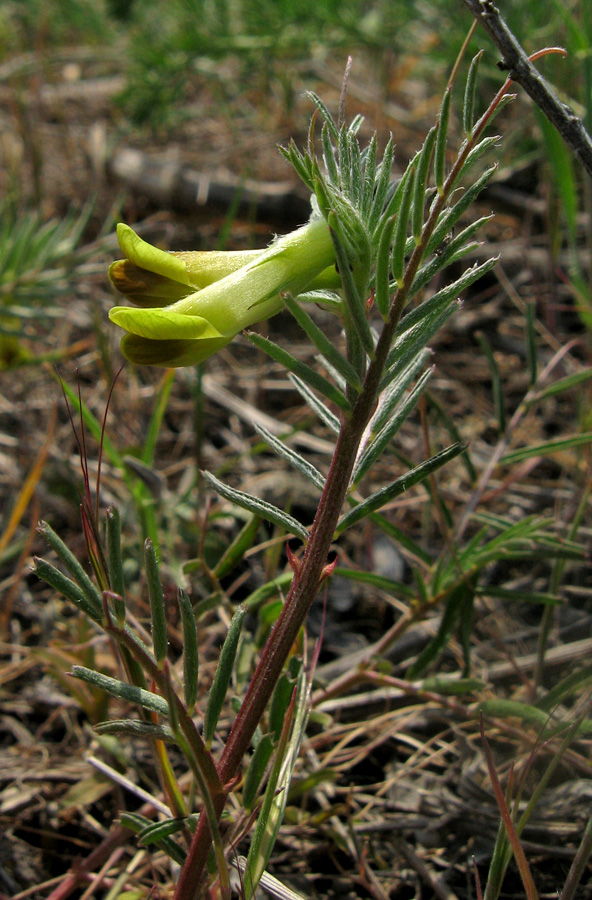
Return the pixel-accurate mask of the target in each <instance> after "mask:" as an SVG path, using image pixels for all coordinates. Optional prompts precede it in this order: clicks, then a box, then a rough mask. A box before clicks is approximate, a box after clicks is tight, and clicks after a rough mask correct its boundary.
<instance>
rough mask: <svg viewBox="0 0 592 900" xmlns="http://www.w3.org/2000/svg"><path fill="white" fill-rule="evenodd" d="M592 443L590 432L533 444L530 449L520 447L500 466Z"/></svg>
mask: <svg viewBox="0 0 592 900" xmlns="http://www.w3.org/2000/svg"><path fill="white" fill-rule="evenodd" d="M591 441H592V432H590V431H588V432H585V433H584V434H573V435H571V436H570V437H565V438H555V439H554V440H552V441H545V442H544V443H542V444H533V445H532V446H530V447H520V448H519V449H518V450H511V451H510V452H509V453H506V454H505V455H504V456H502V458H501V459H500V461H499V465H500V466H511V465H514V463H517V462H522V461H523V460H525V459H532V458H533V457H536V456H549V455H550V454H552V453H560V452H561V451H564V450H574V449H575V448H576V447H582V446H584V445H586V444H589V443H590V442H591Z"/></svg>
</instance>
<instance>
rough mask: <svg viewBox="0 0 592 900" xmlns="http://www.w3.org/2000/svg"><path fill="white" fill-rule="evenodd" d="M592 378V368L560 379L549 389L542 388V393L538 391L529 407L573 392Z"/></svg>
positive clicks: (530, 401)
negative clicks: (549, 398)
mask: <svg viewBox="0 0 592 900" xmlns="http://www.w3.org/2000/svg"><path fill="white" fill-rule="evenodd" d="M591 378H592V367H591V368H589V369H584V370H583V371H581V372H574V374H573V375H566V376H565V378H560V379H559V380H558V381H555V382H554V383H553V384H550V385H549V386H548V387H545V388H541V390H540V391H537V392H536V394H535V395H534V397H532V398H531V399H530V400H529V406H531V405H532V404H533V403H538V402H539V400H545V399H546V398H547V397H554V396H555V395H556V394H562V393H563V392H564V391H570V390H572V388H574V387H578V386H579V385H580V384H584V383H585V382H586V381H589V380H590V379H591Z"/></svg>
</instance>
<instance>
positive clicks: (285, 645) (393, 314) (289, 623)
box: [174, 80, 509, 900]
mask: <svg viewBox="0 0 592 900" xmlns="http://www.w3.org/2000/svg"><path fill="white" fill-rule="evenodd" d="M508 85H509V80H508V81H507V82H506V84H505V85H504V86H503V87H502V88H501V90H500V91H499V92H498V94H497V95H496V97H495V98H494V100H493V101H492V103H491V104H490V106H489V107H488V109H487V110H486V111H485V113H484V114H483V116H481V118H480V119H479V121H478V122H477V123H476V125H475V127H474V128H473V132H472V134H471V137H470V138H469V139H468V140H467V141H466V142H465V144H464V145H463V147H462V148H461V150H460V152H459V154H458V156H457V158H456V161H455V163H454V166H453V167H452V170H451V171H450V174H449V175H448V178H447V179H446V182H445V184H444V189H443V192H442V195H441V196H440V197H439V198H438V199H437V200H436V202H435V203H434V205H433V206H432V209H431V211H430V215H429V217H428V220H427V221H426V223H425V225H424V227H423V230H422V235H421V240H420V241H419V242H418V244H417V246H416V247H415V249H414V250H413V253H412V255H411V258H410V259H409V261H408V263H407V265H406V267H405V274H404V278H403V283H402V284H401V286H400V287H399V289H398V290H397V291H396V292H395V295H394V298H393V301H392V304H391V307H390V311H389V316H388V319H387V321H386V322H385V324H384V327H383V329H382V332H381V334H380V337H379V339H378V342H377V344H376V350H375V356H374V359H373V360H372V361H371V362H370V364H369V366H368V369H367V371H366V377H365V379H364V386H363V388H362V391H361V392H360V394H359V395H358V397H357V399H356V400H355V403H354V405H353V408H352V411H351V415H350V416H349V417H348V418H344V419H343V421H342V426H341V430H340V432H339V436H338V438H337V444H336V447H335V452H334V454H333V459H332V461H331V466H330V469H329V474H328V476H327V480H326V482H325V488H324V490H323V493H322V495H321V499H320V501H319V506H318V509H317V514H316V516H315V520H314V522H313V525H312V528H311V531H310V538H309V540H308V543H307V545H306V549H305V551H304V555H303V558H302V562H301V565H300V570H299V572H298V574H297V575H296V576H295V577H294V580H293V581H292V586H291V588H290V590H289V592H288V595H287V597H286V602H285V603H284V606H283V609H282V611H281V613H280V616H279V618H278V620H277V622H276V624H275V627H274V629H273V631H272V633H271V635H270V637H269V639H268V641H267V643H266V645H265V647H264V649H263V652H262V654H261V658H260V660H259V663H258V665H257V668H256V670H255V673H254V675H253V678H252V679H251V682H250V684H249V687H248V689H247V693H246V695H245V698H244V700H243V703H242V705H241V708H240V710H239V713H238V715H237V717H236V719H235V721H234V724H233V726H232V729H231V731H230V734H229V736H228V740H227V742H226V745H225V747H224V750H223V752H222V756H221V758H220V762H219V764H218V767H217V768H218V774H219V777H220V781H221V782H222V784H223V785H224V786H225V787H227V788H228V786H229V785H230V784H231V783H232V781H233V780H234V779H235V778H236V775H237V773H238V771H239V768H240V765H241V763H242V760H243V757H244V755H245V753H246V752H247V750H248V749H249V746H250V743H251V740H252V737H253V734H254V732H255V729H256V728H257V725H258V724H259V721H260V720H261V717H262V716H263V713H264V711H265V707H266V706H267V703H268V702H269V699H270V697H271V694H272V693H273V690H274V687H275V685H276V683H277V680H278V678H279V677H280V675H281V673H282V670H283V668H284V665H285V663H286V660H287V658H288V655H289V653H290V650H291V648H292V645H293V643H294V641H295V640H296V637H297V635H298V632H299V631H300V628H301V627H302V625H303V624H304V622H305V620H306V616H307V614H308V611H309V609H310V606H311V604H312V602H313V600H314V598H315V596H316V594H317V591H318V588H319V583H320V581H321V579H322V575H323V569H324V567H325V565H326V563H327V554H328V553H329V550H330V548H331V542H332V540H333V536H334V534H335V528H336V526H337V522H338V520H339V516H340V513H341V509H342V506H343V503H344V501H345V497H346V494H347V490H348V487H349V482H350V477H351V473H352V471H353V467H354V464H355V461H356V457H357V453H358V448H359V445H360V441H361V440H362V437H363V434H364V432H365V430H366V426H367V425H368V423H369V421H370V419H371V417H372V414H373V412H374V409H375V405H376V400H377V397H378V393H379V388H380V383H381V380H382V376H383V373H384V369H385V366H386V362H387V359H388V354H389V351H390V349H391V345H392V341H393V337H394V334H395V331H396V328H397V325H398V324H399V320H400V318H401V315H402V313H403V310H404V308H405V305H406V303H407V299H408V296H409V291H410V289H411V286H412V284H413V280H414V278H415V276H416V274H417V271H418V269H419V266H420V264H421V260H422V258H423V255H424V253H425V248H426V246H427V245H428V242H429V240H430V238H431V236H432V234H433V231H434V229H435V227H436V224H437V222H438V218H439V216H440V214H441V212H442V210H443V208H444V206H445V204H446V203H447V201H448V199H449V196H450V193H451V191H452V189H453V187H454V184H455V182H456V180H457V177H458V175H459V173H460V171H461V169H462V167H463V165H464V163H465V161H466V158H467V156H468V154H469V152H470V151H471V149H472V148H473V147H474V146H475V144H476V142H477V140H478V139H479V137H480V136H481V134H482V132H483V130H484V128H485V126H486V125H487V123H488V121H489V119H490V118H491V116H492V115H493V112H494V111H495V109H496V108H497V106H498V105H499V103H500V101H501V99H502V97H503V95H504V93H505V92H506V90H507V88H508ZM225 799H226V798H225V795H224V794H222V795H218V797H216V798H213V807H214V810H215V811H216V813H217V815H221V814H222V810H223V808H224V803H225ZM210 841H211V835H210V828H209V824H208V820H207V817H206V816H205V815H204V814H203V813H202V815H201V816H200V819H199V822H198V824H197V828H196V830H195V833H194V835H193V840H192V842H191V846H190V848H189V851H188V854H187V859H186V860H185V863H184V865H183V868H182V870H181V874H180V877H179V881H178V883H177V888H176V891H175V895H174V900H198V898H199V896H200V892H201V889H202V887H203V872H204V868H205V864H206V859H207V855H208V851H209V847H210Z"/></svg>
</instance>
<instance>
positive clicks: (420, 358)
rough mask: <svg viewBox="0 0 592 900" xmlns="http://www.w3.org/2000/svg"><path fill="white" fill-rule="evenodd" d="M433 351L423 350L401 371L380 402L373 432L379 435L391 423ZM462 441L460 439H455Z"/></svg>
mask: <svg viewBox="0 0 592 900" xmlns="http://www.w3.org/2000/svg"><path fill="white" fill-rule="evenodd" d="M431 356H432V352H431V350H421V351H420V352H419V353H418V354H417V356H416V357H415V358H414V359H412V360H411V362H410V363H409V364H408V365H406V366H403V367H402V368H401V371H400V372H399V373H398V374H397V375H396V377H394V378H393V380H392V381H391V383H390V384H389V386H388V387H387V388H386V389H385V391H384V392H383V394H382V395H381V397H380V399H379V401H378V408H377V410H376V412H375V413H374V415H373V417H372V420H371V424H370V427H371V430H372V432H373V433H377V432H378V431H380V429H381V428H382V427H383V425H386V423H387V422H388V421H389V419H390V417H391V415H392V413H393V410H394V409H395V407H396V406H397V404H398V403H399V402H400V401H401V398H402V397H403V395H404V394H405V391H406V390H407V389H408V388H409V387H410V385H411V384H412V382H413V381H414V380H415V378H416V377H417V375H418V374H419V372H420V371H421V369H422V368H423V367H424V366H425V364H426V363H427V361H428V360H429V359H430V358H431ZM455 440H460V438H455Z"/></svg>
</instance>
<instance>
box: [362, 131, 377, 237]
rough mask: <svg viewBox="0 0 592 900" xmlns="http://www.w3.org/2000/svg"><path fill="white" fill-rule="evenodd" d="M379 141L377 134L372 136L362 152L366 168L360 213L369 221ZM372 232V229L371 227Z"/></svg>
mask: <svg viewBox="0 0 592 900" xmlns="http://www.w3.org/2000/svg"><path fill="white" fill-rule="evenodd" d="M377 146H378V141H377V140H376V134H373V135H372V137H371V138H370V143H369V144H368V146H367V147H366V148H365V150H364V151H363V153H362V157H363V168H364V183H363V188H362V199H361V202H360V215H361V217H362V219H363V220H364V221H365V222H367V221H368V219H369V216H370V212H371V210H372V203H373V200H374V196H375V192H374V189H375V185H376V150H377ZM369 231H370V233H371V234H372V229H369Z"/></svg>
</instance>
